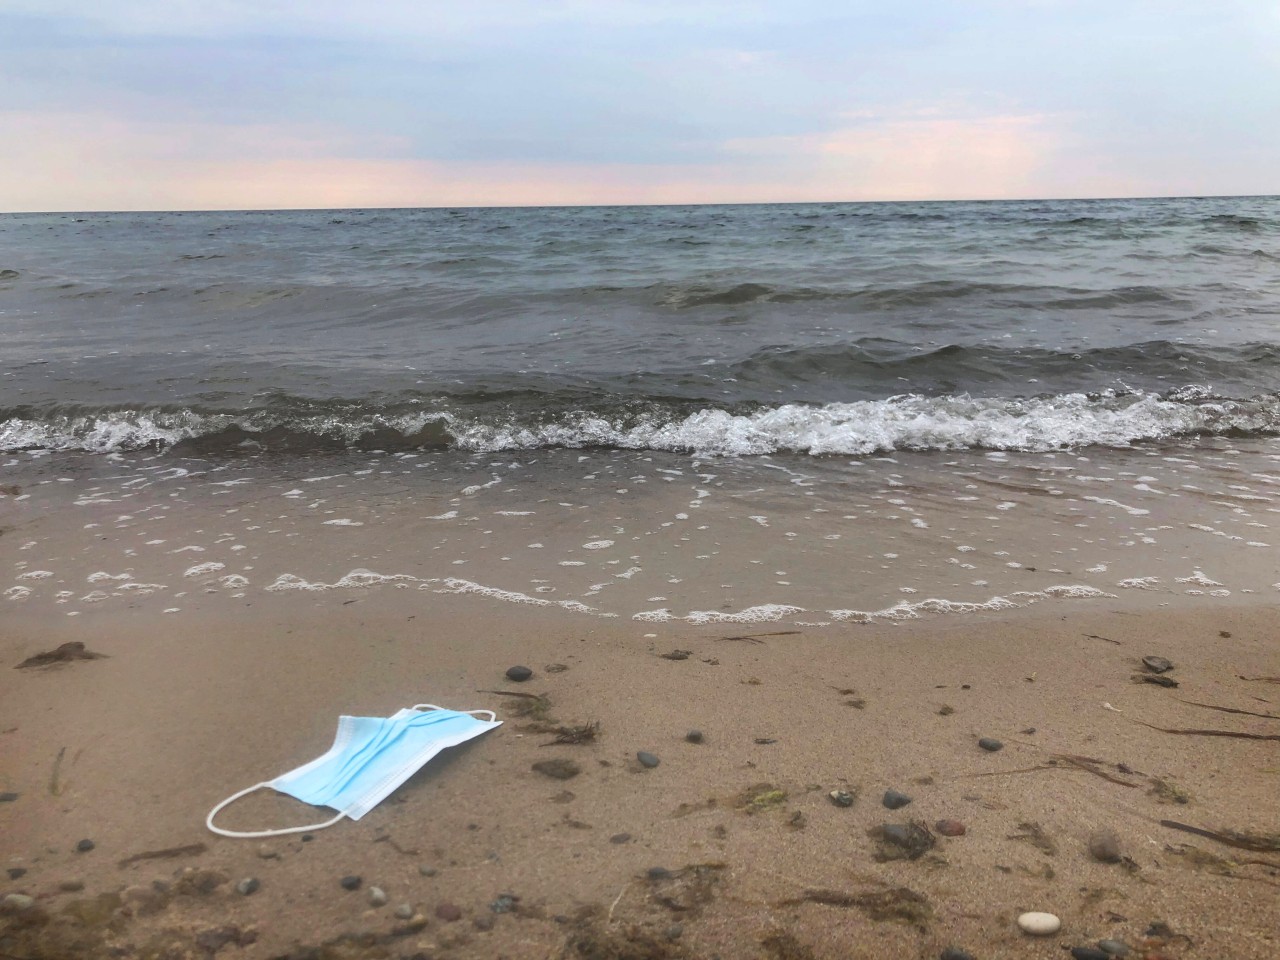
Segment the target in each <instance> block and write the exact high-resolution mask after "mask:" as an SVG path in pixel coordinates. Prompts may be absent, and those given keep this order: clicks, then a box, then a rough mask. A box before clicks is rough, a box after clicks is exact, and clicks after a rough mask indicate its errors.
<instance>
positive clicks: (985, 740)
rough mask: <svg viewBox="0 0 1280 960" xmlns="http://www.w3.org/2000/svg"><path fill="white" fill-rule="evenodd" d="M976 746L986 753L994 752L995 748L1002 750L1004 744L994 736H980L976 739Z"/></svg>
mask: <svg viewBox="0 0 1280 960" xmlns="http://www.w3.org/2000/svg"><path fill="white" fill-rule="evenodd" d="M978 746H980V747H981V748H982V749H983V750H986V751H987V752H988V753H995V752H996V751H997V750H1003V749H1004V744H1003V743H1001V742H1000V741H999V740H997V739H996V738H995V737H982V738H981V739H979V740H978Z"/></svg>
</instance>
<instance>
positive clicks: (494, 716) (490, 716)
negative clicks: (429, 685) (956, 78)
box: [413, 703, 498, 723]
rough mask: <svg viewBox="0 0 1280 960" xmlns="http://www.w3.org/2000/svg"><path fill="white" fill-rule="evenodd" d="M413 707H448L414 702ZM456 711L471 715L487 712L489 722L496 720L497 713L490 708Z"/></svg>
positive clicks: (419, 708)
mask: <svg viewBox="0 0 1280 960" xmlns="http://www.w3.org/2000/svg"><path fill="white" fill-rule="evenodd" d="M413 709H414V710H446V709H448V708H447V707H437V706H436V705H435V704H434V703H415V704H414V705H413ZM458 713H466V714H470V715H472V716H474V715H475V714H478V713H487V714H488V715H489V722H490V723H493V722H496V721H497V719H498V715H497V714H496V713H494V712H493V711H492V710H459V711H458Z"/></svg>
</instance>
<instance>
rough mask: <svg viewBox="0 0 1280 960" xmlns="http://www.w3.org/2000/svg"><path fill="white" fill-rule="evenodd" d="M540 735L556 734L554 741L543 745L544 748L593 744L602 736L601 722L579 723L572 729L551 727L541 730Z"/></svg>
mask: <svg viewBox="0 0 1280 960" xmlns="http://www.w3.org/2000/svg"><path fill="white" fill-rule="evenodd" d="M537 732H539V733H554V734H555V735H556V737H555V739H554V740H548V741H547V742H546V743H544V744H542V746H544V747H550V746H555V745H556V744H571V745H577V744H582V743H591V742H592V741H594V740H595V738H596V737H598V736H599V735H600V721H599V720H592V721H591V722H589V723H579V724H575V725H574V726H571V727H549V728H547V729H540V730H538V731H537Z"/></svg>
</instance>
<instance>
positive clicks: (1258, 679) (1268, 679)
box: [1236, 673, 1280, 683]
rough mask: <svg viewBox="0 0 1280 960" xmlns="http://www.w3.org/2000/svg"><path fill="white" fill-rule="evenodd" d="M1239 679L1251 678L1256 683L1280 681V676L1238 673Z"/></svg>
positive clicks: (1237, 677)
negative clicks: (1256, 675) (1255, 675)
mask: <svg viewBox="0 0 1280 960" xmlns="http://www.w3.org/2000/svg"><path fill="white" fill-rule="evenodd" d="M1236 679H1237V680H1249V681H1251V682H1254V683H1280V677H1246V676H1244V675H1242V674H1239V673H1237V674H1236Z"/></svg>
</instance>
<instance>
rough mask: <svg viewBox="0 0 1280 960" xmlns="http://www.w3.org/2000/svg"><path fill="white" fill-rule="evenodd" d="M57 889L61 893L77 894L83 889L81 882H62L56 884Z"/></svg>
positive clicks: (82, 882)
mask: <svg viewBox="0 0 1280 960" xmlns="http://www.w3.org/2000/svg"><path fill="white" fill-rule="evenodd" d="M58 889H59V890H61V891H62V892H63V893H79V892H80V891H81V890H83V889H84V881H83V880H62V881H60V882H59V883H58Z"/></svg>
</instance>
